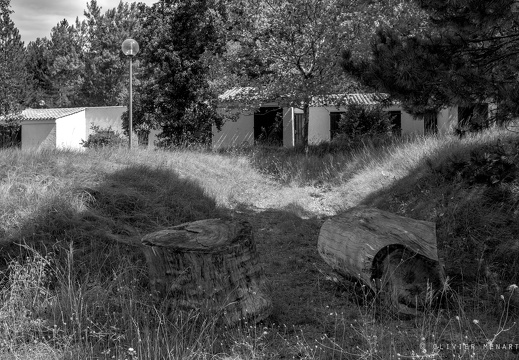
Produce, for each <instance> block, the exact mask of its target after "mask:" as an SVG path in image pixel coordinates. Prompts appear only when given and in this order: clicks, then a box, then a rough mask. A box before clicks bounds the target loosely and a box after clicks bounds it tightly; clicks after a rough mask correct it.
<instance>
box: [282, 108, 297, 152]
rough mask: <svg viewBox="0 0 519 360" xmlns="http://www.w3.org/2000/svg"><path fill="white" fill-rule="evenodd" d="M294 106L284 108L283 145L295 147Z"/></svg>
mask: <svg viewBox="0 0 519 360" xmlns="http://www.w3.org/2000/svg"><path fill="white" fill-rule="evenodd" d="M294 113H295V109H294V108H283V147H294V144H295V138H294Z"/></svg>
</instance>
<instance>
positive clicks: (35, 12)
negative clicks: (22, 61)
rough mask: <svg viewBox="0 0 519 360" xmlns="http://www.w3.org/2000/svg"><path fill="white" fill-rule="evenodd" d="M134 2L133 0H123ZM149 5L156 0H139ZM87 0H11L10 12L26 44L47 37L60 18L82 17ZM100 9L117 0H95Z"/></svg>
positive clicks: (113, 5) (116, 2)
mask: <svg viewBox="0 0 519 360" xmlns="http://www.w3.org/2000/svg"><path fill="white" fill-rule="evenodd" d="M124 1H125V2H135V0H124ZM139 1H140V2H144V3H146V4H148V5H151V4H153V3H155V2H157V1H158V0H139ZM87 2H89V0H11V10H13V11H14V14H11V19H12V20H13V22H14V24H15V26H16V27H17V28H18V30H19V31H20V35H21V36H22V40H23V41H24V42H25V45H27V44H28V43H29V42H30V41H33V40H36V38H43V37H46V38H49V37H50V30H51V29H52V28H53V27H54V26H56V24H58V23H59V22H60V21H61V20H63V19H67V21H68V22H69V23H74V22H75V21H76V17H79V19H80V20H81V19H83V11H84V10H85V9H86V4H87ZM97 4H98V5H99V6H100V7H101V11H102V12H105V11H106V10H108V9H112V8H114V7H116V6H117V5H118V4H119V0H97Z"/></svg>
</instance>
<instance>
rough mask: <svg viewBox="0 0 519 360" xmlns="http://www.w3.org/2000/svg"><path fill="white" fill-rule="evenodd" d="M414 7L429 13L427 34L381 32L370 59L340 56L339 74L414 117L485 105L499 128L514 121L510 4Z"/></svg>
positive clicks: (442, 2)
mask: <svg viewBox="0 0 519 360" xmlns="http://www.w3.org/2000/svg"><path fill="white" fill-rule="evenodd" d="M413 2H414V3H416V4H418V5H419V6H421V8H422V9H423V10H425V11H426V12H427V13H428V15H429V23H430V27H429V28H428V31H422V32H420V31H418V32H416V31H415V32H412V31H409V29H402V28H397V29H395V28H390V27H381V28H379V29H378V32H377V34H376V36H375V37H374V39H373V43H372V58H371V59H368V60H366V59H361V60H359V59H356V58H355V56H354V55H353V54H352V53H351V52H349V51H345V52H344V54H343V66H344V69H345V71H346V72H347V73H349V74H351V75H354V76H356V77H357V78H358V79H360V80H361V81H363V82H364V83H366V84H369V85H371V86H374V87H376V88H377V89H378V90H380V91H384V92H389V93H390V94H391V95H393V97H394V98H396V99H398V100H400V101H402V102H403V103H404V105H405V106H406V108H407V109H408V110H409V111H410V112H413V113H425V112H427V111H430V110H437V109H439V108H442V107H445V106H449V105H468V104H473V103H477V102H480V103H481V102H488V101H492V102H494V103H496V104H498V109H499V112H498V114H499V116H500V119H498V121H506V119H507V118H512V117H513V116H515V115H517V114H519V83H518V82H517V74H518V72H519V52H518V51H517V49H518V48H519V17H518V14H519V13H518V12H517V10H518V9H517V2H516V1H515V0H487V1H480V0H459V1H449V0H432V1H420V0H413Z"/></svg>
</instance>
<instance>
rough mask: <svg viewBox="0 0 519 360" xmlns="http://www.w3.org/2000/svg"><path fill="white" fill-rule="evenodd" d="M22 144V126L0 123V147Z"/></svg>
mask: <svg viewBox="0 0 519 360" xmlns="http://www.w3.org/2000/svg"><path fill="white" fill-rule="evenodd" d="M21 144H22V127H21V126H20V125H18V126H7V125H2V124H0V148H12V147H20V146H21Z"/></svg>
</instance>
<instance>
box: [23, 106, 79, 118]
mask: <svg viewBox="0 0 519 360" xmlns="http://www.w3.org/2000/svg"><path fill="white" fill-rule="evenodd" d="M83 110H85V108H84V107H83V108H61V109H25V110H24V111H22V117H23V120H55V119H59V118H62V117H65V116H69V115H72V114H75V113H78V112H80V111H83ZM23 120H22V121H23Z"/></svg>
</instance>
